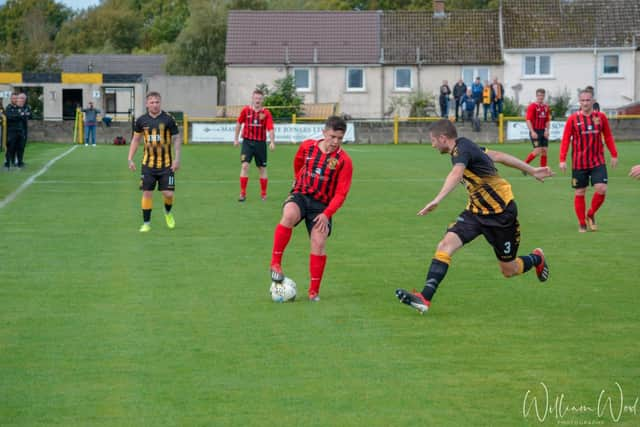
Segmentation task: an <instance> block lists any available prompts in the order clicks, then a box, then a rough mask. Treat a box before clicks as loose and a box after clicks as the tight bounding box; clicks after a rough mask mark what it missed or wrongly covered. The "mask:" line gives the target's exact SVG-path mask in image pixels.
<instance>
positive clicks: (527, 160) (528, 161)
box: [524, 151, 536, 163]
mask: <svg viewBox="0 0 640 427" xmlns="http://www.w3.org/2000/svg"><path fill="white" fill-rule="evenodd" d="M535 158H536V155H535V153H534V152H533V151H532V152H531V153H529V155H528V156H527V158H526V159H524V162H525V163H531V160H533V159H535Z"/></svg>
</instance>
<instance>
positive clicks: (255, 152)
mask: <svg viewBox="0 0 640 427" xmlns="http://www.w3.org/2000/svg"><path fill="white" fill-rule="evenodd" d="M254 157H255V159H256V166H258V167H260V168H266V167H267V143H266V142H265V141H255V140H253V139H243V140H242V151H241V152H240V163H244V162H247V163H251V160H252V159H253V158H254Z"/></svg>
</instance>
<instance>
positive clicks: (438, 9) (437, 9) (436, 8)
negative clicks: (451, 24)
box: [433, 0, 445, 18]
mask: <svg viewBox="0 0 640 427" xmlns="http://www.w3.org/2000/svg"><path fill="white" fill-rule="evenodd" d="M433 16H434V17H437V18H442V17H444V16H445V15H444V0H433Z"/></svg>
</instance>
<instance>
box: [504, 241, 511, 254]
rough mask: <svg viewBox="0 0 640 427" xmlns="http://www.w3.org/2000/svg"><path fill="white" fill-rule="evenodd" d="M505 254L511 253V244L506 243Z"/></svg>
mask: <svg viewBox="0 0 640 427" xmlns="http://www.w3.org/2000/svg"><path fill="white" fill-rule="evenodd" d="M504 253H505V254H510V253H511V242H504Z"/></svg>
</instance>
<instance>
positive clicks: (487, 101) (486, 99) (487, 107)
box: [482, 80, 495, 122]
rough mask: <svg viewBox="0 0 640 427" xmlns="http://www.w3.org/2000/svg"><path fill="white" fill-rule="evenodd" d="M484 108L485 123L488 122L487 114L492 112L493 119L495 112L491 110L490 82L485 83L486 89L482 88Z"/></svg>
mask: <svg viewBox="0 0 640 427" xmlns="http://www.w3.org/2000/svg"><path fill="white" fill-rule="evenodd" d="M482 108H483V110H484V121H485V122H486V121H487V112H489V111H491V118H492V119H495V118H494V117H493V110H492V109H491V85H490V84H489V80H485V81H484V87H483V88H482Z"/></svg>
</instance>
